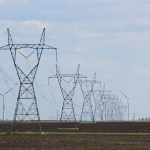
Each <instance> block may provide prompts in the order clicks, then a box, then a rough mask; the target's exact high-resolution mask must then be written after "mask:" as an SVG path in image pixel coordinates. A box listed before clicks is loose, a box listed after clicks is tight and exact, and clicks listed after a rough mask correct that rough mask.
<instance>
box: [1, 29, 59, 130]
mask: <svg viewBox="0 0 150 150" xmlns="http://www.w3.org/2000/svg"><path fill="white" fill-rule="evenodd" d="M7 32H8V45H5V46H3V47H0V50H10V52H11V55H12V59H13V62H14V65H15V68H16V71H17V75H18V78H19V81H20V88H19V94H18V98H17V103H16V109H15V113H14V119H13V125H12V132H14V131H15V130H16V128H17V127H18V125H20V123H21V122H23V121H24V120H26V119H27V118H28V119H30V120H31V121H33V122H34V123H35V124H36V126H37V127H38V128H39V130H40V133H41V131H42V127H41V122H40V116H39V110H38V106H37V99H36V95H35V90H34V79H35V75H36V72H37V69H38V66H39V62H40V58H41V55H42V51H43V49H55V50H57V49H56V48H54V47H51V46H48V45H45V44H44V43H45V28H44V29H43V33H42V36H41V40H40V43H39V44H13V41H12V38H11V34H10V31H9V29H7ZM22 48H30V49H34V50H36V51H37V64H36V65H35V66H34V67H33V69H31V71H29V73H28V74H25V73H24V72H23V70H22V69H21V68H20V67H19V66H18V63H17V62H16V53H17V51H18V49H22ZM32 53H33V52H32ZM32 53H31V54H30V55H29V56H31V55H32ZM22 55H23V54H22ZM23 56H24V55H23ZM29 56H28V57H29ZM24 57H25V56H24ZM25 58H27V57H25ZM26 101H28V102H29V103H30V105H29V106H28V107H26V105H25V104H24V103H25V102H26Z"/></svg>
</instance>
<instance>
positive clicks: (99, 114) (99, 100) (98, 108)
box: [92, 84, 105, 121]
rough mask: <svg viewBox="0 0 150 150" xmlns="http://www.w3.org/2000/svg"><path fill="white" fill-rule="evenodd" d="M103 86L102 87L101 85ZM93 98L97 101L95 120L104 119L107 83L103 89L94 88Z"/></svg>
mask: <svg viewBox="0 0 150 150" xmlns="http://www.w3.org/2000/svg"><path fill="white" fill-rule="evenodd" d="M100 88H101V87H100ZM92 94H93V98H94V101H95V109H94V121H96V120H102V118H103V116H102V115H103V109H102V107H103V105H104V104H105V102H103V98H104V94H105V84H104V86H103V89H100V90H95V89H94V90H93V92H92Z"/></svg>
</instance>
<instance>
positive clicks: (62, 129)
mask: <svg viewBox="0 0 150 150" xmlns="http://www.w3.org/2000/svg"><path fill="white" fill-rule="evenodd" d="M57 129H58V130H79V128H57Z"/></svg>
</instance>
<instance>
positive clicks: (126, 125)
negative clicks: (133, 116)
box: [0, 121, 150, 133]
mask: <svg viewBox="0 0 150 150" xmlns="http://www.w3.org/2000/svg"><path fill="white" fill-rule="evenodd" d="M41 125H42V131H43V132H103V133H104V132H105V133H107V132H110V133H139V132H142V133H150V122H142V121H141V122H127V121H126V122H125V121H124V122H117V121H115V122H96V123H79V122H78V123H77V127H78V130H58V129H57V128H58V127H59V122H54V121H42V122H41ZM74 127H75V125H74V124H63V125H62V128H74ZM11 129H12V122H7V121H5V122H3V121H2V122H0V132H11ZM15 131H16V132H24V131H32V132H39V129H38V128H37V127H36V126H35V124H34V123H30V122H29V123H23V124H20V125H19V126H18V128H16V130H15Z"/></svg>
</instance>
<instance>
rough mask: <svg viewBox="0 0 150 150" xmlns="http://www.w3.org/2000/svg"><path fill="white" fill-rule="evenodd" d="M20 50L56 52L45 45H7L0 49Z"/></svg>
mask: <svg viewBox="0 0 150 150" xmlns="http://www.w3.org/2000/svg"><path fill="white" fill-rule="evenodd" d="M22 48H32V49H55V50H57V48H55V47H52V46H49V45H45V44H8V45H5V46H2V47H0V50H10V49H22Z"/></svg>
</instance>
